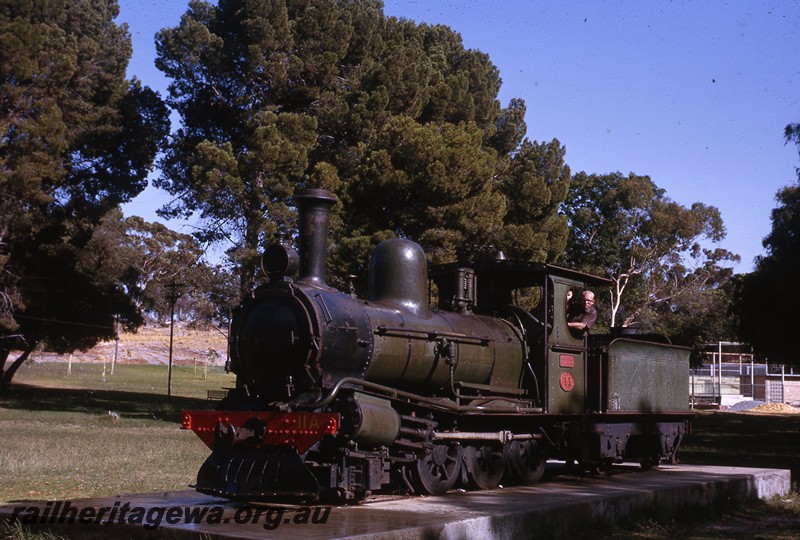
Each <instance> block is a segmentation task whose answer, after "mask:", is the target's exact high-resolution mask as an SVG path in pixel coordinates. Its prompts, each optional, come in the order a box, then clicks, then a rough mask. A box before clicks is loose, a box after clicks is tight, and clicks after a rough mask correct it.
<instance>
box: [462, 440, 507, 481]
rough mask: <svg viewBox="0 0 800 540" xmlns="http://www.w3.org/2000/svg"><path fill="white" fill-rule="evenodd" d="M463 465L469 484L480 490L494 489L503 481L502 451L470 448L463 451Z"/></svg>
mask: <svg viewBox="0 0 800 540" xmlns="http://www.w3.org/2000/svg"><path fill="white" fill-rule="evenodd" d="M464 464H465V465H466V467H467V474H468V475H469V480H470V483H471V484H472V485H474V486H475V487H478V488H480V489H494V488H496V487H497V486H499V485H500V480H502V479H503V472H504V469H505V462H504V461H503V451H502V449H495V448H493V447H491V446H470V447H469V448H467V449H466V450H465V451H464Z"/></svg>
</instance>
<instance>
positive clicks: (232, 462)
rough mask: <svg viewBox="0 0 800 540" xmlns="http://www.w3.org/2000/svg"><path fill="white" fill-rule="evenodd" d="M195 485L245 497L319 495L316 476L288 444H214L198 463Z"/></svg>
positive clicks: (218, 493)
mask: <svg viewBox="0 0 800 540" xmlns="http://www.w3.org/2000/svg"><path fill="white" fill-rule="evenodd" d="M194 487H195V489H196V490H197V491H199V492H200V493H205V494H206V495H216V496H220V497H227V498H230V499H240V500H248V501H269V500H274V499H281V500H285V499H287V498H290V499H299V500H303V501H311V500H317V499H318V498H319V484H318V483H317V479H316V478H315V477H314V475H313V474H312V473H311V471H309V470H308V468H307V467H306V466H305V464H303V460H302V459H301V458H300V455H299V454H298V453H297V451H296V450H294V449H293V448H290V447H266V448H259V449H240V448H237V449H235V450H231V449H223V448H217V449H215V450H214V451H213V452H212V453H211V455H210V456H208V459H206V461H205V462H204V463H203V465H202V466H201V467H200V471H198V473H197V485H195V486H194Z"/></svg>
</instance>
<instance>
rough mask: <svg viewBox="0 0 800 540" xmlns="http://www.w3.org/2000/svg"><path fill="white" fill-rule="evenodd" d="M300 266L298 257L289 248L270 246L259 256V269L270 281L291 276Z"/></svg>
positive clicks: (278, 245)
mask: <svg viewBox="0 0 800 540" xmlns="http://www.w3.org/2000/svg"><path fill="white" fill-rule="evenodd" d="M299 266H300V257H299V256H298V255H297V252H296V251H295V250H294V249H293V248H291V247H290V246H286V245H284V244H271V245H269V246H267V249H265V250H264V254H263V255H261V269H262V270H263V271H264V273H265V274H267V275H268V276H269V278H270V280H272V279H276V278H277V279H280V278H281V277H283V276H291V275H293V274H295V273H296V272H297V269H298V268H299Z"/></svg>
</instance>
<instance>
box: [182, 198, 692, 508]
mask: <svg viewBox="0 0 800 540" xmlns="http://www.w3.org/2000/svg"><path fill="white" fill-rule="evenodd" d="M295 202H296V204H297V206H298V210H299V214H300V233H299V238H298V247H299V254H298V253H297V252H295V251H294V249H292V248H291V247H289V246H287V245H282V244H274V245H271V246H269V247H268V248H267V249H266V250H265V253H264V256H263V258H262V267H263V269H264V271H265V273H266V274H267V275H268V276H269V282H268V283H267V284H265V285H262V286H260V287H258V288H257V289H256V290H255V291H254V294H253V298H251V299H249V300H248V301H247V302H245V303H244V304H243V305H242V306H240V308H239V309H238V310H237V311H236V313H235V314H234V320H233V323H232V327H231V336H230V350H231V362H230V369H231V370H232V371H233V372H234V373H236V375H237V382H236V389H235V390H234V391H232V392H231V393H230V394H229V396H228V397H227V398H226V399H225V400H223V401H222V402H221V404H220V407H219V410H216V411H184V413H183V427H184V428H185V429H191V430H193V431H194V432H195V433H196V434H197V435H198V436H199V437H200V438H201V439H202V440H203V442H205V443H206V444H207V445H208V446H209V448H210V449H211V450H212V453H211V455H210V456H209V458H208V459H207V460H206V461H205V463H204V464H203V465H202V466H201V468H200V471H199V473H198V478H197V484H196V486H195V487H196V489H197V490H198V491H200V492H203V493H208V494H212V495H218V496H223V497H228V498H231V499H246V500H276V499H287V498H292V499H301V500H319V499H332V498H335V499H338V500H345V501H359V500H362V499H364V498H366V497H369V496H371V495H372V494H374V493H378V492H406V493H422V494H434V495H438V494H443V493H445V492H447V491H448V490H449V489H451V488H453V487H454V486H457V485H463V486H467V487H471V488H476V489H492V488H495V487H497V486H498V485H499V484H500V483H501V482H505V483H519V484H528V483H533V482H536V481H538V480H539V479H540V478H541V476H542V473H543V471H544V468H545V463H546V461H547V460H548V459H551V458H553V459H561V460H566V461H568V462H572V463H575V464H577V465H578V466H581V467H584V468H592V469H596V468H605V467H609V466H610V465H611V464H613V463H615V462H620V461H622V460H637V461H639V462H640V463H641V464H642V466H644V467H652V466H655V465H658V464H659V463H660V462H662V461H669V462H674V461H675V460H676V456H677V452H678V449H679V447H680V444H681V441H682V439H683V438H684V436H685V435H686V434H687V433H688V432H689V429H690V420H691V414H690V413H689V410H688V408H689V403H688V391H687V388H688V376H689V375H688V373H689V349H688V348H686V347H678V346H675V345H672V344H671V343H670V342H669V340H668V339H666V338H664V337H662V336H655V335H638V334H613V335H590V336H588V337H586V336H584V335H583V334H582V333H576V332H575V331H574V330H573V329H570V328H569V327H568V326H567V309H568V306H567V301H566V298H567V292H568V291H571V290H574V291H577V292H579V291H581V290H585V289H587V288H589V287H602V286H606V285H607V284H608V283H609V282H608V280H606V279H604V278H600V277H596V276H591V275H588V274H583V273H580V272H576V271H573V270H569V269H565V268H560V267H557V266H553V265H548V264H539V263H528V262H519V261H510V260H506V259H505V258H504V257H503V256H498V257H496V258H494V259H492V260H482V261H475V262H474V264H472V265H471V266H469V267H466V266H460V265H457V264H448V265H440V266H436V267H431V268H430V271H429V269H428V265H427V262H426V259H425V254H424V253H423V251H422V249H421V248H420V247H419V246H418V245H417V244H415V243H413V242H411V241H408V240H404V239H393V240H389V241H386V242H384V243H382V244H380V245H379V246H378V248H377V249H376V251H375V253H374V254H373V257H372V260H371V265H370V286H369V297H368V299H366V300H362V299H358V298H356V297H355V294H353V293H352V292H351V293H344V292H340V291H338V290H336V289H334V288H333V287H330V286H328V285H327V283H326V281H325V254H326V245H327V244H326V243H327V234H328V223H329V212H330V207H331V206H332V205H333V204H334V203H335V199H334V197H333V195H332V194H330V193H329V192H327V191H324V190H307V191H306V192H304V193H303V194H301V195H298V196H297V197H296V198H295ZM296 274H297V277H294V276H295V275H296ZM519 291H527V292H528V293H529V297H530V298H533V299H534V300H536V302H535V304H536V305H535V306H534V307H533V308H531V309H526V308H523V307H522V306H520V305H519V303H518V302H515V294H517V293H518V292H519ZM432 292H435V293H436V296H437V297H438V306H437V307H436V308H435V309H433V308H431V307H430V298H431V295H432Z"/></svg>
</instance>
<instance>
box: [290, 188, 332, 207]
mask: <svg viewBox="0 0 800 540" xmlns="http://www.w3.org/2000/svg"><path fill="white" fill-rule="evenodd" d="M292 200H294V202H295V203H299V204H302V203H303V202H304V201H306V200H308V201H319V202H321V203H323V204H324V203H325V202H326V201H327V202H329V203H330V204H331V205H333V204H334V203H335V202H336V196H335V195H334V194H333V193H331V192H330V191H328V190H327V189H321V188H306V189H304V190H302V191H301V192H300V193H298V194H297V195H295V196H294V197H292Z"/></svg>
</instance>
